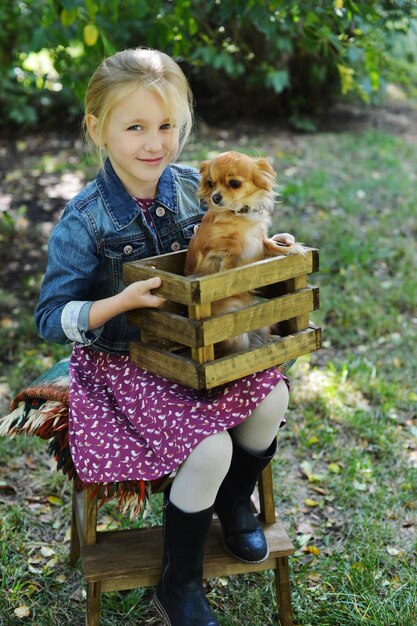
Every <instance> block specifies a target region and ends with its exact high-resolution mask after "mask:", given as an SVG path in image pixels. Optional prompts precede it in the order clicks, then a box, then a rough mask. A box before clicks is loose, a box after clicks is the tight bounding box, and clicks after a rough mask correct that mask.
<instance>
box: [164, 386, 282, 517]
mask: <svg viewBox="0 0 417 626" xmlns="http://www.w3.org/2000/svg"><path fill="white" fill-rule="evenodd" d="M287 406H288V389H287V385H286V384H285V382H284V381H283V380H281V381H280V382H279V383H278V385H277V386H276V387H275V388H274V389H273V390H272V391H271V392H270V393H269V394H268V395H267V397H266V398H265V399H264V400H263V401H262V402H261V403H260V404H259V406H258V407H257V408H256V409H255V410H254V411H253V413H252V415H250V417H248V418H247V419H246V420H245V421H244V422H242V423H241V424H239V425H238V426H235V427H234V428H233V437H234V439H235V441H236V442H237V443H238V444H239V445H240V447H241V448H244V449H245V450H247V451H248V452H250V453H252V454H262V453H263V452H265V450H266V449H267V448H268V447H269V446H270V445H271V442H272V441H273V439H274V437H275V436H276V434H277V432H278V428H279V425H280V423H281V420H282V418H283V416H284V414H285V411H286V410H287ZM232 451H233V444H232V439H231V437H230V435H229V433H228V431H223V432H221V433H217V434H215V435H210V437H207V438H206V439H203V441H201V443H199V444H198V446H197V447H196V448H195V449H194V450H193V451H192V452H191V454H190V456H189V457H188V458H187V459H186V460H185V461H184V463H183V464H182V465H181V467H180V469H179V470H178V472H177V475H176V476H175V478H174V481H173V483H172V486H171V493H170V500H171V502H172V503H173V504H175V506H177V507H178V508H179V509H181V510H182V511H184V512H186V513H195V512H197V511H202V510H204V509H207V508H208V507H210V506H211V505H212V504H213V503H214V501H215V499H216V495H217V492H218V490H219V487H220V485H221V483H222V482H223V479H224V477H225V476H226V474H227V471H228V469H229V467H230V462H231V459H232Z"/></svg>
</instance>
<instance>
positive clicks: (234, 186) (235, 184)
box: [229, 178, 242, 189]
mask: <svg viewBox="0 0 417 626" xmlns="http://www.w3.org/2000/svg"><path fill="white" fill-rule="evenodd" d="M229 185H230V186H231V187H232V189H238V188H239V187H241V185H242V183H241V182H240V180H235V179H234V178H233V179H232V180H231V181H230V182H229Z"/></svg>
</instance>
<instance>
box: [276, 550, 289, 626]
mask: <svg viewBox="0 0 417 626" xmlns="http://www.w3.org/2000/svg"><path fill="white" fill-rule="evenodd" d="M275 583H276V592H277V603H278V611H279V620H280V624H281V626H293V621H292V608H291V587H290V572H289V565H288V557H287V556H282V557H278V558H277V567H276V570H275Z"/></svg>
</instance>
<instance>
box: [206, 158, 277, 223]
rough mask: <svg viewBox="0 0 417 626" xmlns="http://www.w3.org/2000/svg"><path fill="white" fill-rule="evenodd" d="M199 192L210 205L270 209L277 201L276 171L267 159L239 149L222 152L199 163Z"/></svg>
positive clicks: (225, 207)
mask: <svg viewBox="0 0 417 626" xmlns="http://www.w3.org/2000/svg"><path fill="white" fill-rule="evenodd" d="M200 173H201V182H200V189H199V196H200V197H201V198H203V200H204V201H205V202H206V203H207V206H208V207H209V208H210V209H216V210H219V211H227V210H232V211H235V212H237V211H242V212H245V208H246V209H247V210H248V212H250V211H256V210H257V209H259V208H260V207H264V209H265V210H266V212H267V213H270V212H271V211H272V208H273V203H274V182H275V172H274V170H273V169H272V167H271V165H270V164H269V162H268V160H267V159H263V158H253V157H250V156H248V155H246V154H242V153H240V152H223V153H222V154H219V155H218V156H217V157H215V158H214V159H212V160H210V161H204V162H203V163H202V164H201V166H200Z"/></svg>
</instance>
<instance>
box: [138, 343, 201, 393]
mask: <svg viewBox="0 0 417 626" xmlns="http://www.w3.org/2000/svg"><path fill="white" fill-rule="evenodd" d="M129 349H130V358H131V359H132V361H133V362H134V363H137V364H138V365H140V367H143V368H144V369H147V370H149V371H150V372H153V373H154V374H158V375H159V376H165V377H166V378H169V379H171V380H173V381H174V382H177V383H181V384H182V385H186V386H188V387H192V388H193V389H202V388H203V387H204V379H202V378H201V370H200V369H199V368H198V367H197V366H198V364H196V363H195V362H194V361H192V360H191V359H187V358H185V357H183V356H181V355H179V354H174V353H171V352H167V351H165V350H162V349H161V348H159V347H156V346H152V345H151V344H146V343H142V342H141V341H132V342H130V344H129ZM199 367H201V366H199Z"/></svg>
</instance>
